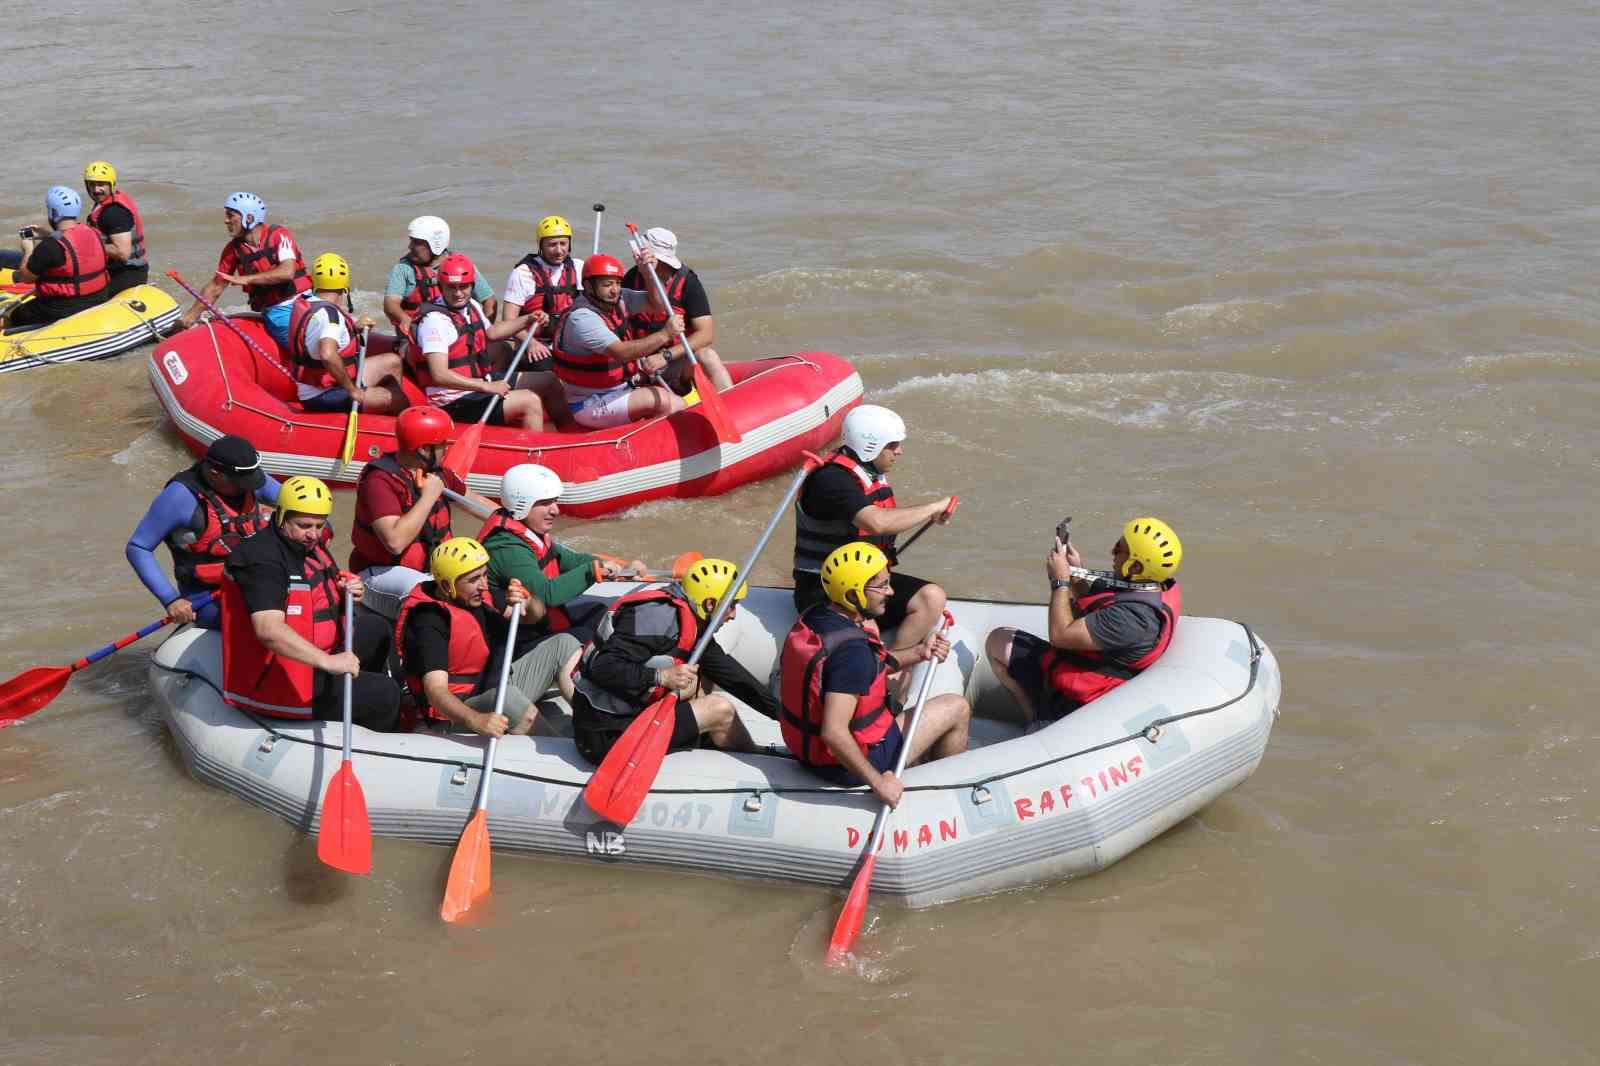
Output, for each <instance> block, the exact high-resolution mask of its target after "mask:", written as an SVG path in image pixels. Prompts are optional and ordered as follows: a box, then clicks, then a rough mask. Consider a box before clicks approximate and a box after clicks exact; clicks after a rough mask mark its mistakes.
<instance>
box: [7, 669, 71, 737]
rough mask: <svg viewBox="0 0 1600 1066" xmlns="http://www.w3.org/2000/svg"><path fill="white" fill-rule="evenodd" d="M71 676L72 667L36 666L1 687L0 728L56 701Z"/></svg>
mask: <svg viewBox="0 0 1600 1066" xmlns="http://www.w3.org/2000/svg"><path fill="white" fill-rule="evenodd" d="M71 676H72V668H71V667H67V666H36V667H34V668H33V669H32V670H27V671H24V672H23V673H20V674H18V675H17V676H16V677H13V678H12V679H11V680H10V681H7V682H6V683H5V684H4V685H0V728H4V727H5V726H8V725H10V724H11V723H12V722H15V721H16V720H17V719H19V718H26V717H27V716H28V715H30V714H32V713H33V712H34V711H37V710H38V709H39V708H40V707H43V706H44V705H45V704H47V703H49V702H50V701H51V700H53V699H55V698H56V696H57V695H58V694H59V693H60V692H61V690H62V689H63V688H65V687H66V685H67V678H69V677H71Z"/></svg>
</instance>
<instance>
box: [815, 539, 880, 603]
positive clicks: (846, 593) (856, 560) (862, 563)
mask: <svg viewBox="0 0 1600 1066" xmlns="http://www.w3.org/2000/svg"><path fill="white" fill-rule="evenodd" d="M888 565H889V557H888V556H887V555H885V554H883V549H882V548H880V547H878V546H877V545H876V544H869V543H868V542H867V541H864V540H856V541H851V542H850V543H849V544H846V545H845V546H844V547H842V548H835V549H833V551H831V552H829V553H828V557H827V558H826V559H824V560H822V591H823V592H826V593H827V594H828V599H830V600H832V601H833V602H834V603H837V604H838V605H839V606H840V607H848V608H849V609H850V610H852V611H860V610H863V609H864V608H865V607H866V606H867V594H866V592H865V591H863V590H864V589H865V588H866V585H867V582H868V581H871V580H872V579H873V578H874V577H876V576H877V575H878V574H879V573H881V572H882V571H883V568H884V567H886V566H888ZM852 596H854V599H853V600H852V598H851V597H852Z"/></svg>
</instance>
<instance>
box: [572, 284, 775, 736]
mask: <svg viewBox="0 0 1600 1066" xmlns="http://www.w3.org/2000/svg"><path fill="white" fill-rule="evenodd" d="M591 262H593V260H591ZM733 574H734V566H733V564H732V563H729V562H726V561H724V560H722V559H701V560H700V561H699V562H697V563H695V564H694V565H693V566H691V567H690V568H689V570H688V572H687V573H685V574H684V575H683V581H682V583H681V584H674V585H671V586H669V587H667V588H655V589H644V590H641V591H639V592H634V593H631V594H629V595H627V596H624V597H622V598H621V599H620V600H618V601H617V602H616V603H614V604H612V606H611V610H610V613H608V614H607V615H606V616H605V618H603V619H602V620H601V622H600V626H599V631H598V633H597V634H596V636H595V639H594V642H593V643H591V644H590V645H589V646H588V647H587V648H585V649H584V652H583V657H582V658H581V659H580V660H579V666H578V674H577V677H575V678H574V679H573V682H574V683H573V687H574V688H575V689H576V690H577V691H576V694H575V695H574V696H573V697H572V700H571V703H572V726H573V740H574V741H575V742H576V744H577V747H578V753H579V754H580V755H582V756H583V757H584V758H585V759H588V760H589V761H590V762H592V763H594V764H595V765H596V766H598V765H600V763H601V762H602V761H603V760H604V759H605V757H606V753H607V752H609V751H610V750H611V748H612V746H613V745H615V744H616V742H617V739H618V738H619V737H621V736H622V734H623V733H624V732H625V731H626V730H627V728H628V726H629V725H630V724H631V723H632V722H633V720H634V719H635V718H637V717H638V716H639V714H640V712H641V711H643V710H644V708H646V707H648V706H650V705H651V704H653V703H655V702H656V701H657V700H659V699H661V698H663V697H664V696H666V695H667V693H668V692H676V693H677V694H678V696H679V699H678V701H677V711H676V718H675V720H674V723H673V729H672V742H671V745H670V746H669V747H668V748H667V750H668V751H685V750H687V749H689V748H693V747H697V746H698V745H699V742H700V734H702V733H707V734H710V736H711V743H712V744H714V745H716V746H717V747H719V748H721V749H722V750H723V751H756V750H758V749H757V748H756V746H755V744H754V742H753V741H752V740H751V739H750V733H749V731H747V730H746V729H745V727H744V723H743V722H741V721H739V715H738V712H737V711H736V710H735V709H734V706H733V702H732V701H731V700H729V699H728V698H727V697H726V696H721V695H712V694H710V693H709V691H708V690H709V686H707V685H704V684H702V683H701V681H700V671H701V670H702V669H704V670H705V674H706V677H708V678H710V679H711V680H712V681H714V682H716V683H717V684H719V685H721V686H722V687H723V688H725V689H727V690H728V692H729V694H731V695H733V696H737V697H738V698H739V699H741V700H743V701H744V702H745V703H747V704H749V705H750V706H751V707H753V708H755V710H757V711H758V712H760V713H761V714H764V715H766V716H767V717H768V718H775V717H777V714H778V704H777V701H776V700H774V699H773V698H772V694H771V693H769V692H768V691H767V687H766V686H765V685H764V684H762V683H761V682H760V681H757V680H756V679H755V677H754V676H752V675H751V673H750V671H748V670H746V669H745V668H744V666H742V665H741V664H740V663H739V661H738V660H737V659H735V658H733V656H731V655H729V654H728V653H727V652H725V651H723V650H722V648H721V646H720V645H718V644H717V641H716V639H715V638H712V640H711V642H710V643H709V644H707V645H706V649H705V652H704V653H703V655H702V656H701V659H700V662H699V664H697V665H695V666H686V665H684V664H685V663H686V662H687V661H688V659H689V656H690V655H691V654H693V652H694V646H695V643H696V642H697V641H698V640H699V639H700V636H701V634H702V631H703V630H704V627H705V626H706V624H707V622H708V621H709V620H710V618H711V615H712V614H714V613H715V612H716V610H717V604H718V602H719V601H720V600H721V599H722V597H723V595H725V594H726V593H727V591H728V586H729V585H731V584H732V583H733ZM748 591H749V586H747V585H740V586H739V591H738V592H737V593H736V594H735V596H734V599H735V600H736V601H737V600H742V599H744V597H745V593H746V592H748ZM737 613H738V607H737V605H736V604H730V605H729V609H728V613H727V615H726V616H725V617H724V618H723V620H722V622H723V624H724V625H726V624H727V623H728V621H729V620H730V619H732V618H733V617H734V615H735V614H737Z"/></svg>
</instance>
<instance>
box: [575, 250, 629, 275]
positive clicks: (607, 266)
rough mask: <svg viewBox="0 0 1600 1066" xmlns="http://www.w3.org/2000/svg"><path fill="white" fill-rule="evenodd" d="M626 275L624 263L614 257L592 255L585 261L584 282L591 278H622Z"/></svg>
mask: <svg viewBox="0 0 1600 1066" xmlns="http://www.w3.org/2000/svg"><path fill="white" fill-rule="evenodd" d="M624 273H625V271H623V269H622V261H621V260H620V259H618V258H617V257H616V256H614V255H604V254H602V255H591V256H590V257H589V258H587V259H585V260H584V261H583V280H584V281H588V280H589V279H590V278H620V277H622V275H623V274H624Z"/></svg>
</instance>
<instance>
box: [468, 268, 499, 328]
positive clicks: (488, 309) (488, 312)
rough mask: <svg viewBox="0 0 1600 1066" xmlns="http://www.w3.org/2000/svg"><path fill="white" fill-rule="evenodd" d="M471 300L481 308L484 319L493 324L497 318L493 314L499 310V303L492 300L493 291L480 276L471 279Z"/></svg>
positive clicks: (485, 279)
mask: <svg viewBox="0 0 1600 1066" xmlns="http://www.w3.org/2000/svg"><path fill="white" fill-rule="evenodd" d="M472 298H473V299H474V300H477V301H478V306H479V307H482V308H483V317H484V318H485V319H487V320H488V321H490V322H493V321H494V320H495V319H496V317H498V316H497V315H496V314H495V312H496V311H498V310H499V309H500V302H499V301H498V300H496V299H495V298H494V290H493V289H491V288H489V281H488V279H487V278H485V277H484V276H483V275H482V274H479V275H478V276H477V277H476V278H474V279H472Z"/></svg>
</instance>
